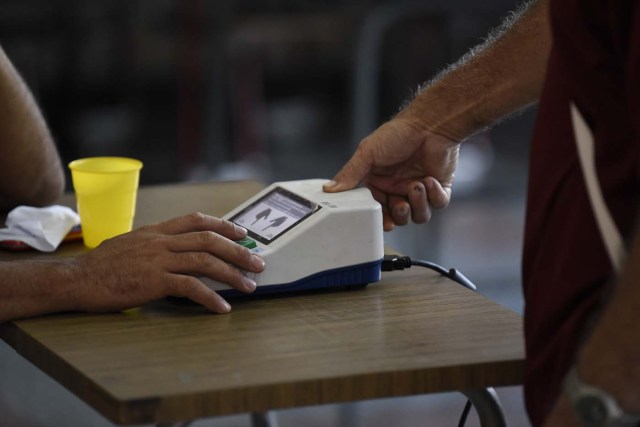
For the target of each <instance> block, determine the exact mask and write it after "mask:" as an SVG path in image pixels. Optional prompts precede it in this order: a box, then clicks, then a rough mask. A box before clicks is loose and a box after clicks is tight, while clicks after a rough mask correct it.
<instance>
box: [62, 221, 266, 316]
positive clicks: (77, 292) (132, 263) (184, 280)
mask: <svg viewBox="0 0 640 427" xmlns="http://www.w3.org/2000/svg"><path fill="white" fill-rule="evenodd" d="M246 234H247V232H246V230H244V229H243V228H241V227H238V226H236V225H234V224H233V223H231V222H229V221H225V220H221V219H218V218H214V217H211V216H207V215H203V214H199V213H197V214H190V215H187V216H183V217H180V218H175V219H172V220H169V221H166V222H162V223H159V224H155V225H150V226H146V227H142V228H139V229H137V230H134V231H132V232H130V233H126V234H123V235H120V236H118V237H115V238H113V239H110V240H107V241H105V242H103V243H102V244H101V245H100V246H98V247H97V248H96V249H94V250H93V251H91V252H89V253H87V254H86V255H83V256H80V257H78V258H77V259H76V260H75V261H74V262H73V268H72V271H73V273H72V277H73V278H74V280H75V283H74V285H75V286H73V287H72V292H73V294H72V295H69V297H70V298H73V302H74V306H75V309H77V310H82V311H110V310H121V309H125V308H130V307H135V306H138V305H141V304H144V303H146V302H149V301H152V300H156V299H160V298H163V297H166V296H175V297H186V298H189V299H191V300H193V301H195V302H197V303H200V304H202V305H203V306H205V307H206V308H207V309H209V310H211V311H215V312H218V313H226V312H228V311H229V310H230V309H231V307H230V306H229V304H228V303H227V302H226V301H224V299H222V297H220V296H219V295H218V294H217V293H216V292H214V291H213V290H211V289H209V288H208V287H207V286H206V285H205V284H204V283H202V281H200V280H199V279H198V277H203V276H206V277H209V278H211V279H215V280H218V281H220V282H225V283H228V284H229V285H230V286H232V287H234V288H236V289H238V290H240V291H242V292H253V291H254V290H255V288H256V283H255V282H254V281H253V280H251V279H249V278H247V277H245V276H244V275H243V274H242V272H241V271H240V270H244V271H250V272H260V271H262V270H263V269H264V261H263V259H262V258H260V257H259V256H257V255H255V254H252V253H251V252H250V251H249V250H248V249H247V248H245V247H243V246H240V245H239V244H237V243H235V242H233V240H239V239H242V238H243V237H245V236H246Z"/></svg>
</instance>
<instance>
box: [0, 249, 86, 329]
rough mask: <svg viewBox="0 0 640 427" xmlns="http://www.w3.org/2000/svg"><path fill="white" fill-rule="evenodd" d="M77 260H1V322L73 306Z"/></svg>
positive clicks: (69, 308)
mask: <svg viewBox="0 0 640 427" xmlns="http://www.w3.org/2000/svg"><path fill="white" fill-rule="evenodd" d="M73 276H74V273H73V261H72V260H71V259H69V260H55V261H19V262H2V263H0V278H1V279H0V322H4V321H7V320H11V319H18V318H25V317H32V316H36V315H40V314H44V313H51V312H56V311H64V310H71V309H73V292H72V291H71V289H72V287H71V284H72V283H75V280H73Z"/></svg>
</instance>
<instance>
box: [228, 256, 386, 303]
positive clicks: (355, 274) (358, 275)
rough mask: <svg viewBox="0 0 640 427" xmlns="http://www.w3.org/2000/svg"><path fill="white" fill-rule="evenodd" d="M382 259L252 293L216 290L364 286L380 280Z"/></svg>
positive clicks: (275, 290) (277, 290)
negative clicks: (244, 290)
mask: <svg viewBox="0 0 640 427" xmlns="http://www.w3.org/2000/svg"><path fill="white" fill-rule="evenodd" d="M381 266H382V260H378V261H374V262H368V263H366V264H358V265H351V266H348V267H341V268H336V269H334V270H326V271H321V272H320V273H316V274H312V275H311V276H307V277H304V278H302V279H300V280H296V281H295V282H291V283H284V284H278V285H263V286H258V287H257V288H256V290H255V291H254V292H252V293H250V294H246V293H243V292H240V291H237V290H235V289H225V290H219V291H216V292H217V293H218V294H220V295H221V296H223V297H225V298H227V297H248V296H255V295H269V294H275V293H284V292H301V291H310V290H319V289H332V288H349V287H353V288H355V287H362V286H365V285H367V284H368V283H373V282H377V281H378V280H380V274H381Z"/></svg>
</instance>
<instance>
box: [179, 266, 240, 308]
mask: <svg viewBox="0 0 640 427" xmlns="http://www.w3.org/2000/svg"><path fill="white" fill-rule="evenodd" d="M170 296H174V297H180V298H189V299H190V300H191V301H194V302H197V303H198V304H200V305H203V306H204V307H205V308H206V309H207V310H210V311H213V312H215V313H220V314H222V313H228V312H229V311H231V306H230V305H229V303H228V302H226V301H225V300H224V298H222V297H221V296H220V295H218V294H217V293H216V292H215V291H214V290H212V289H210V288H208V287H207V286H206V285H205V284H204V283H202V282H201V281H200V280H198V279H197V278H195V277H192V276H182V275H176V276H174V277H173V280H172V283H171V290H170Z"/></svg>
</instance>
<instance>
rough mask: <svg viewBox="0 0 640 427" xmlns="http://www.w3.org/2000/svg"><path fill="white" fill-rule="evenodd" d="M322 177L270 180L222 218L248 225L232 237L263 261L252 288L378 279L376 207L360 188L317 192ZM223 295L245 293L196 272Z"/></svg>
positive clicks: (276, 288)
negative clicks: (244, 234)
mask: <svg viewBox="0 0 640 427" xmlns="http://www.w3.org/2000/svg"><path fill="white" fill-rule="evenodd" d="M327 182H328V180H324V179H309V180H301V181H286V182H276V183H274V184H272V185H270V186H268V187H267V188H265V189H264V190H262V191H261V192H259V193H258V194H257V195H255V196H253V197H252V198H250V199H249V200H247V201H246V202H244V203H242V204H241V205H240V206H238V207H237V208H235V209H233V210H232V211H231V212H229V213H228V214H226V215H225V216H224V217H223V218H224V219H227V220H229V221H232V222H234V223H236V224H238V225H240V226H241V227H244V228H246V229H247V230H248V235H247V238H245V239H243V240H241V241H239V242H238V243H240V244H242V245H243V246H245V247H247V248H249V249H250V250H251V251H253V252H254V253H257V254H259V255H260V256H262V257H263V258H264V260H265V264H266V265H265V269H264V271H262V272H261V273H248V272H247V273H245V274H246V275H247V276H248V277H250V278H251V279H253V280H255V282H256V284H257V288H256V290H255V291H254V293H253V294H266V293H275V292H289V291H304V290H311V289H322V288H334V287H336V288H337V287H341V288H344V287H354V286H364V285H366V284H368V283H372V282H376V281H378V280H380V271H381V270H380V268H381V263H382V258H383V256H384V241H383V231H382V208H381V206H380V204H379V203H378V202H376V201H375V200H374V199H373V196H372V195H371V192H370V191H369V190H368V189H366V188H357V189H353V190H349V191H345V192H341V193H325V192H324V191H322V186H323V184H325V183H327ZM202 280H203V282H204V283H205V284H206V285H207V286H209V287H210V288H211V289H214V290H215V291H217V292H218V293H220V294H221V295H223V296H235V295H245V294H243V293H242V292H239V291H237V290H235V289H232V288H231V287H230V286H228V285H226V284H223V283H220V282H217V281H214V280H211V279H207V278H202Z"/></svg>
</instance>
